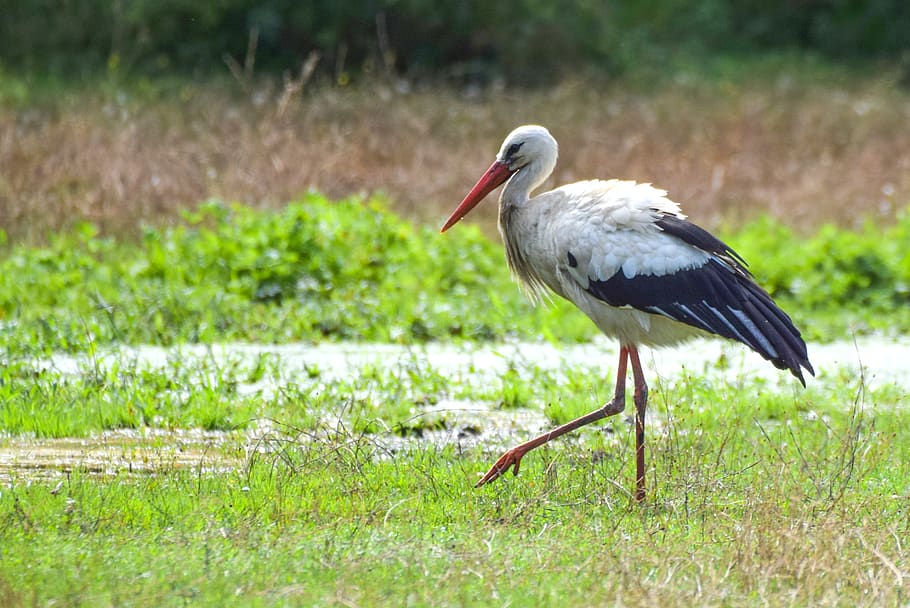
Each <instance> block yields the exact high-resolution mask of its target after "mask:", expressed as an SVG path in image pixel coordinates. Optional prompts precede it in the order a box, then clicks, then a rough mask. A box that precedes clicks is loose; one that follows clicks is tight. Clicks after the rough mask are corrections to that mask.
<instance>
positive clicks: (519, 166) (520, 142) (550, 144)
mask: <svg viewBox="0 0 910 608" xmlns="http://www.w3.org/2000/svg"><path fill="white" fill-rule="evenodd" d="M558 153H559V147H558V146H557V144H556V140H555V139H553V136H552V135H550V132H549V131H547V130H546V129H545V128H544V127H541V126H538V125H524V126H522V127H518V128H517V129H515V130H514V131H512V132H511V133H509V135H508V136H507V137H506V139H505V141H503V142H502V146H501V147H500V148H499V154H497V155H496V160H495V161H494V162H493V164H492V165H490V168H489V169H487V172H486V173H484V174H483V177H481V178H480V179H479V180H478V181H477V183H476V184H474V187H473V188H471V191H470V192H468V195H467V196H466V197H464V200H463V201H461V204H460V205H458V207H456V209H455V211H453V212H452V215H451V216H449V219H448V220H446V223H445V224H444V225H443V227H442V230H440V232H445V231H446V230H448V229H449V228H451V227H452V226H454V225H455V223H457V222H458V220H460V219H461V218H463V217H464V216H466V215H467V214H468V213H469V212H470V211H471V209H473V208H474V207H476V206H477V204H478V203H479V202H480V201H482V200H483V199H484V198H485V197H486V196H487V195H488V194H489V193H490V192H492V191H493V190H495V189H496V188H497V187H498V186H499V185H500V184H502V183H503V182H505V181H506V180H508V179H509V178H510V177H512V175H514V174H515V173H517V172H519V171H525V172H528V173H529V180H530V181H529V184H528V191H529V192H530V191H531V190H533V189H534V188H536V187H537V186H538V185H540V182H542V181H543V180H545V179H546V178H547V176H548V175H549V174H550V173H551V172H552V171H553V167H555V166H556V157H557V155H558Z"/></svg>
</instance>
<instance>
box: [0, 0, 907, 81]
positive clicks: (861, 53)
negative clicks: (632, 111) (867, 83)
mask: <svg viewBox="0 0 910 608" xmlns="http://www.w3.org/2000/svg"><path fill="white" fill-rule="evenodd" d="M5 16H6V17H7V18H6V19H4V20H3V21H2V22H0V58H3V59H4V60H5V61H6V62H8V63H9V64H10V65H11V66H13V67H15V68H17V69H20V68H24V69H30V70H36V71H40V70H53V71H57V72H60V73H66V72H67V71H70V72H72V71H76V72H80V71H81V72H95V73H97V72H99V71H100V72H104V71H109V72H111V73H118V72H126V71H129V72H133V73H137V72H138V73H145V74H161V73H167V72H173V71H175V70H176V71H182V72H183V73H191V72H195V73H197V74H198V73H199V72H207V73H212V72H215V73H223V72H224V65H223V60H222V57H223V55H224V54H230V55H232V56H233V57H235V58H237V59H236V61H237V62H238V63H242V62H243V58H244V57H245V56H249V57H253V58H255V65H256V67H257V68H258V69H260V70H270V71H272V72H276V71H279V70H282V69H285V70H287V69H291V70H296V69H297V68H298V66H299V64H300V61H301V59H302V58H304V57H306V56H307V54H308V53H310V52H313V51H318V52H320V53H322V55H323V56H324V61H323V62H322V64H323V66H324V69H323V71H324V72H325V73H327V74H331V76H332V77H333V78H335V79H336V80H337V81H338V82H339V83H341V84H345V83H346V82H347V81H348V78H349V74H350V73H367V74H375V73H380V74H385V73H388V72H390V71H394V72H400V73H404V74H407V75H409V76H427V75H430V74H433V75H435V77H436V78H439V75H440V74H445V75H446V77H447V78H449V79H460V80H472V81H477V80H481V81H482V80H488V79H490V78H491V77H494V76H497V75H506V76H508V77H510V78H515V79H520V80H523V81H534V80H538V81H539V80H540V79H541V78H543V77H546V76H552V75H553V74H554V73H558V72H567V71H569V70H571V71H575V70H577V69H578V67H579V66H582V67H585V68H588V69H589V70H590V71H592V72H595V73H600V74H604V73H606V74H611V73H617V72H621V71H627V72H628V71H636V70H640V69H642V68H643V67H646V66H648V65H651V66H653V65H658V64H661V63H664V62H666V61H667V60H670V59H672V58H673V57H676V56H679V55H680V54H683V55H688V56H690V57H696V58H699V57H704V56H708V55H712V54H717V53H748V52H755V51H768V50H769V49H770V50H798V51H803V52H804V51H810V52H815V53H820V54H824V55H827V56H829V57H835V58H850V59H853V58H870V57H872V58H877V57H886V58H890V59H894V60H897V59H900V57H901V53H902V52H906V50H907V49H908V39H907V36H906V32H907V29H908V26H910V9H908V8H907V4H906V3H905V2H901V1H900V0H872V1H869V2H847V1H834V2H806V3H800V4H799V5H794V4H793V3H792V2H788V1H786V0H774V1H771V2H761V3H758V2H755V1H749V2H742V1H740V2H734V1H732V0H698V1H695V2H685V1H682V0H655V1H653V2H649V3H647V4H643V3H641V2H635V1H634V0H616V1H615V2H611V3H609V4H604V3H600V2H577V3H563V4H558V3H553V2H548V1H546V0H518V1H516V2H509V3H491V2H486V1H483V0H470V1H466V2H457V3H452V2H448V3H440V2H429V1H427V0H375V1H373V2H369V3H363V2H358V1H356V0H310V1H309V2H305V3H300V2H294V1H293V0H267V1H265V2H250V1H249V0H229V1H224V2H218V3H188V2H174V1H171V2H157V1H155V0H133V1H132V2H129V3H128V4H122V3H117V2H114V3H112V2H106V1H104V0H84V1H83V2H79V3H70V4H64V5H60V3H57V2H48V1H46V0H30V1H27V2H20V3H15V4H14V5H12V6H9V7H6V15H5ZM542 41H546V43H545V44H542ZM248 49H251V50H252V51H253V52H251V53H248ZM690 61H691V59H690ZM696 62H697V61H696ZM251 65H252V64H251Z"/></svg>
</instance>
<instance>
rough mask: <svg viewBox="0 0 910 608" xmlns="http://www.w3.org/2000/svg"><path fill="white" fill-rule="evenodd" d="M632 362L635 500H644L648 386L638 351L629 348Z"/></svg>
mask: <svg viewBox="0 0 910 608" xmlns="http://www.w3.org/2000/svg"><path fill="white" fill-rule="evenodd" d="M629 358H630V359H631V360H632V378H633V379H634V381H635V394H634V396H633V398H632V399H633V401H634V402H635V500H638V501H642V500H644V499H645V409H646V408H647V407H648V385H647V384H646V383H645V374H644V372H643V371H642V369H641V361H640V360H639V358H638V350H636V348H635V347H634V346H630V347H629Z"/></svg>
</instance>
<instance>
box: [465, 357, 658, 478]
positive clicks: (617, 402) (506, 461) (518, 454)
mask: <svg viewBox="0 0 910 608" xmlns="http://www.w3.org/2000/svg"><path fill="white" fill-rule="evenodd" d="M630 354H631V355H632V356H633V357H634V359H633V360H632V361H633V363H632V365H633V368H632V369H633V372H634V371H635V369H636V367H635V366H636V364H637V366H638V367H637V369H638V374H639V376H640V375H641V364H640V363H638V352H637V351H636V350H635V348H634V347H631V346H622V347H620V349H619V368H618V370H617V372H616V390H615V392H614V394H613V400H612V401H610V402H609V403H607V404H605V405H604V406H603V407H602V408H600V409H598V410H595V411H593V412H591V413H590V414H585V415H584V416H582V417H581V418H576V419H575V420H573V421H572V422H567V423H566V424H564V425H562V426H559V427H556V428H555V429H553V430H552V431H550V432H548V433H544V434H543V435H540V436H539V437H535V438H534V439H532V440H530V441H527V442H525V443H522V444H521V445H517V446H515V447H514V448H512V449H511V450H509V451H507V452H506V453H505V454H503V455H502V456H500V457H499V460H497V461H496V464H494V465H493V466H492V467H490V470H489V471H487V474H486V475H484V476H483V477H481V478H480V481H478V482H477V484H476V485H475V486H474V487H475V488H477V487H480V486H482V485H483V484H485V483H489V482H491V481H493V480H494V479H497V478H498V477H499V476H500V475H502V474H503V473H505V472H507V471H508V470H509V469H512V472H513V474H515V475H518V466H519V465H520V464H521V459H522V457H523V456H524V455H525V454H527V453H528V452H530V451H531V450H533V449H534V448H537V447H540V446H542V445H543V444H545V443H546V442H548V441H550V440H551V439H556V438H557V437H559V436H560V435H565V434H566V433H568V432H570V431H574V430H575V429H577V428H579V427H582V426H584V425H586V424H591V423H592V422H595V421H597V420H600V419H601V418H606V417H607V416H613V415H614V414H618V413H620V412H621V411H623V410H624V409H625V408H626V363H627V361H628V359H629V355H630ZM639 376H636V381H635V382H636V384H635V386H636V389H635V399H636V402H635V404H636V407H637V406H638V395H639V391H638V380H637V378H638V377H639ZM642 382H643V381H642ZM645 394H646V395H647V388H646V389H645ZM642 416H644V409H642ZM642 424H644V418H642ZM641 437H642V440H644V435H643V434H642V435H641ZM641 456H642V457H644V452H643V451H642V452H641ZM513 467H514V468H513ZM640 470H641V473H640V477H641V480H640V481H641V483H642V484H643V483H644V477H643V476H644V461H642V462H641V469H640ZM642 491H644V488H643V487H642ZM636 496H637V494H636Z"/></svg>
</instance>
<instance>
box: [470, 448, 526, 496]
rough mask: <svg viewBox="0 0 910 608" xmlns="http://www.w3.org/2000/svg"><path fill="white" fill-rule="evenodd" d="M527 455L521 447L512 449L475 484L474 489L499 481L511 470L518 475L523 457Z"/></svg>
mask: <svg viewBox="0 0 910 608" xmlns="http://www.w3.org/2000/svg"><path fill="white" fill-rule="evenodd" d="M526 453H527V450H524V449H521V446H518V447H515V448H512V449H511V450H509V451H508V452H506V453H505V454H503V455H502V456H500V457H499V460H497V461H496V463H495V464H494V465H493V466H492V467H490V470H489V471H487V473H486V475H484V476H483V477H481V478H480V481H478V482H477V483H476V484H474V487H475V488H479V487H480V486H482V485H483V484H485V483H489V482H491V481H494V480H496V479H498V478H499V477H500V476H501V475H502V474H503V473H507V472H508V471H509V469H512V474H513V475H518V467H519V465H520V464H521V459H522V457H523V456H524V455H525V454H526Z"/></svg>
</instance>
